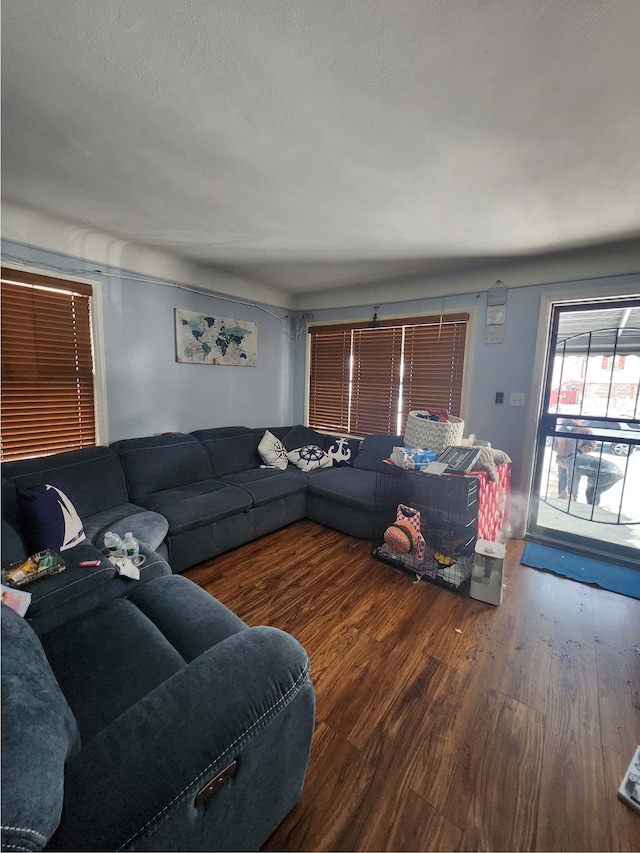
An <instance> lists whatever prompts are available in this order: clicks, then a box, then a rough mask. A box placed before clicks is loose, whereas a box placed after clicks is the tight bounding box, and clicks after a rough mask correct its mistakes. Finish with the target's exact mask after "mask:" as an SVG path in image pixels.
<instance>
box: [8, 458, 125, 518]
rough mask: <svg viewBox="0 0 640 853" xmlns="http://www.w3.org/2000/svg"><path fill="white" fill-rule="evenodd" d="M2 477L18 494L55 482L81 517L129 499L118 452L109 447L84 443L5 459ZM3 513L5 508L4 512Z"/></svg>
mask: <svg viewBox="0 0 640 853" xmlns="http://www.w3.org/2000/svg"><path fill="white" fill-rule="evenodd" d="M2 477H3V478H4V479H6V480H9V481H11V482H12V483H13V484H14V486H15V488H16V490H17V492H18V495H19V493H20V492H26V491H27V489H30V488H32V487H34V486H43V485H45V484H46V485H50V486H56V488H58V489H60V490H61V491H62V492H64V494H65V495H66V496H67V497H68V498H69V500H70V501H71V503H72V504H73V506H74V507H75V509H76V511H77V513H78V515H79V516H80V518H87V517H88V516H90V515H93V514H94V513H97V512H101V511H102V510H105V509H110V508H111V507H114V506H119V505H120V504H123V503H127V501H128V500H129V497H128V495H127V484H126V482H125V477H124V471H123V469H122V465H121V463H120V457H119V456H118V454H117V453H116V452H115V451H114V450H111V449H110V448H109V447H101V446H98V447H84V448H82V449H81V450H69V451H67V452H65V453H54V454H52V455H51V456H40V457H38V458H37V459H19V460H14V461H12V462H3V463H2ZM3 515H4V512H3Z"/></svg>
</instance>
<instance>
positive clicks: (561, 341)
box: [526, 298, 640, 568]
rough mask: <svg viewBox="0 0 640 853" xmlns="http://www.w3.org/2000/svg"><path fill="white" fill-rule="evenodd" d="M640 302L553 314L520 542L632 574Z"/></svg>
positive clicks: (636, 543)
mask: <svg viewBox="0 0 640 853" xmlns="http://www.w3.org/2000/svg"><path fill="white" fill-rule="evenodd" d="M639 388H640V300H639V299H637V298H634V299H620V300H618V301H606V302H605V301H599V302H596V301H589V302H583V303H572V304H565V305H555V306H554V307H553V311H552V319H551V334H550V339H549V346H548V349H547V357H546V366H545V386H544V395H543V403H542V408H541V412H540V414H539V420H538V430H537V443H536V462H535V471H534V487H533V494H532V499H531V501H530V511H529V518H528V523H527V533H526V535H527V539H532V540H534V541H538V542H541V543H544V544H547V545H556V546H557V547H560V548H564V549H567V550H571V551H575V552H578V553H585V554H588V555H590V556H593V557H596V558H600V559H603V560H608V561H610V562H617V563H620V564H623V565H630V566H634V567H636V568H640V395H639Z"/></svg>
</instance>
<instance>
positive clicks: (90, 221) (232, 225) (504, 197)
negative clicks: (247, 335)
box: [2, 0, 640, 293]
mask: <svg viewBox="0 0 640 853" xmlns="http://www.w3.org/2000/svg"><path fill="white" fill-rule="evenodd" d="M639 36H640V2H638V0H535V2H534V1H533V0H181V2H176V0H135V2H131V0H100V2H88V0H56V2H55V3H53V2H50V0H2V90H3V92H2V113H3V116H2V119H3V120H2V137H3V150H2V170H3V175H2V178H3V183H2V188H3V196H4V197H5V199H6V200H8V201H10V202H13V203H16V204H19V205H23V206H26V207H31V208H35V209H37V210H41V211H43V212H46V213H48V214H51V215H53V216H58V217H61V218H65V219H68V220H71V221H73V222H77V223H80V224H85V225H88V226H92V227H94V228H96V229H100V230H103V231H106V232H109V233H112V234H114V235H117V236H120V237H124V238H126V239H128V240H131V241H133V242H136V243H142V244H146V245H151V246H161V247H162V248H163V249H165V250H166V251H169V252H172V253H174V254H176V255H179V256H181V257H183V258H187V259H189V260H194V261H197V262H201V263H205V264H210V265H214V266H217V267H220V268H222V269H225V270H229V271H233V272H239V273H241V274H243V275H245V276H248V277H249V278H252V279H253V280H255V281H258V282H264V283H268V284H270V285H275V286H277V287H280V288H283V289H284V290H289V291H291V292H292V293H296V292H297V293H302V292H304V291H310V290H313V289H317V288H319V287H330V288H335V287H338V286H340V285H343V284H354V283H358V282H363V281H367V280H371V281H373V280H381V279H384V278H386V277H388V278H393V277H394V276H396V277H397V276H403V275H415V274H419V273H421V272H425V273H428V272H429V271H438V270H451V269H454V268H456V267H458V266H459V267H461V268H463V267H464V266H465V265H469V264H470V263H481V262H482V261H483V260H486V259H490V258H496V257H508V256H529V255H537V254H539V253H548V252H554V251H559V250H565V249H571V248H573V247H581V246H585V247H586V246H590V247H593V246H594V245H596V244H606V243H608V242H609V241H619V240H629V239H633V238H637V237H638V235H639V234H640V157H639V156H638V155H639V142H640V85H639V83H638V81H639V80H640V50H639V48H638V43H639Z"/></svg>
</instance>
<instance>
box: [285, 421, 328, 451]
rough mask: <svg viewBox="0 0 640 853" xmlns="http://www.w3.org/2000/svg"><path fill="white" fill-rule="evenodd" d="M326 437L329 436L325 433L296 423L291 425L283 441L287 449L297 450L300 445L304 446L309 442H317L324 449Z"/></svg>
mask: <svg viewBox="0 0 640 853" xmlns="http://www.w3.org/2000/svg"><path fill="white" fill-rule="evenodd" d="M326 439H327V436H326V435H324V434H323V433H321V432H316V431H315V429H311V427H306V426H303V425H302V424H296V426H294V427H291V429H290V430H289V432H287V433H286V434H285V435H284V436H283V438H282V443H283V444H284V446H285V447H286V449H287V450H296V449H297V448H298V447H304V446H305V445H309V444H315V445H317V446H318V447H320V448H321V449H322V450H324V445H325V441H326Z"/></svg>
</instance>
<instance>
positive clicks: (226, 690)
mask: <svg viewBox="0 0 640 853" xmlns="http://www.w3.org/2000/svg"><path fill="white" fill-rule="evenodd" d="M314 718H315V694H314V691H313V687H312V686H311V683H310V681H309V661H308V658H307V655H306V653H305V651H304V649H303V648H302V646H300V644H299V643H298V642H297V641H296V640H295V639H294V638H293V637H291V636H290V635H288V634H286V633H284V632H282V631H279V630H278V629H276V628H268V627H259V628H249V629H247V630H246V631H241V632H239V633H237V634H233V635H232V636H230V637H227V638H226V639H225V640H223V641H222V642H220V643H219V644H218V645H216V646H214V647H212V648H210V649H209V650H208V651H206V652H205V653H204V654H202V655H200V656H199V657H198V658H196V659H195V660H194V661H192V662H191V663H190V664H189V665H188V666H185V668H184V669H182V670H180V672H178V673H176V674H175V675H174V676H172V677H171V678H169V679H168V680H167V681H165V682H164V683H163V684H161V685H160V686H159V687H157V688H156V689H155V690H153V691H152V692H151V693H150V694H148V696H146V697H145V698H144V699H142V700H140V701H139V702H138V703H137V704H136V705H134V706H133V707H132V708H130V709H129V710H128V711H126V712H125V713H124V714H122V715H121V716H120V717H119V718H118V719H117V720H115V721H114V722H113V723H112V724H111V725H110V726H109V727H107V728H106V729H104V730H103V731H101V732H100V733H99V734H98V735H97V736H96V737H95V738H93V739H92V740H91V741H90V742H89V743H88V744H87V745H86V746H84V747H83V749H82V750H81V752H80V753H79V755H77V756H75V757H74V758H72V759H71V760H70V761H69V762H68V763H67V766H66V771H65V798H64V805H63V812H62V819H61V822H60V826H59V828H58V831H57V832H56V835H55V836H54V837H53V838H52V840H51V844H50V847H51V849H60V850H96V849H102V850H106V849H110V850H116V849H118V850H120V849H124V850H131V849H135V850H146V849H148V850H220V849H239V850H252V849H257V848H258V847H259V846H260V845H261V844H262V843H263V842H264V841H265V840H266V838H267V837H268V836H269V835H270V834H271V832H272V831H273V830H274V829H275V828H276V826H277V825H278V824H279V823H280V822H281V821H282V820H283V818H284V817H285V816H286V815H287V814H288V812H289V811H290V810H291V809H292V808H293V806H294V805H295V803H296V802H297V800H298V798H299V797H300V794H301V791H302V783H303V781H304V775H305V772H306V767H307V762H308V758H309V750H310V744H311V736H312V732H313V725H314ZM234 759H235V760H237V770H236V773H235V775H234V776H233V777H232V778H230V779H228V780H227V781H226V782H225V783H224V785H222V787H221V788H220V790H218V791H217V793H215V794H214V795H213V796H212V797H211V798H210V799H209V800H208V801H207V802H205V803H203V804H200V805H196V804H195V799H196V795H197V794H198V792H199V791H201V790H202V788H204V787H205V786H206V785H207V783H208V782H210V781H211V780H212V779H213V778H215V777H216V776H217V775H218V774H219V773H220V772H221V771H222V770H223V769H224V768H225V767H227V766H228V765H229V764H230V762H232V761H233V760H234Z"/></svg>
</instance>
